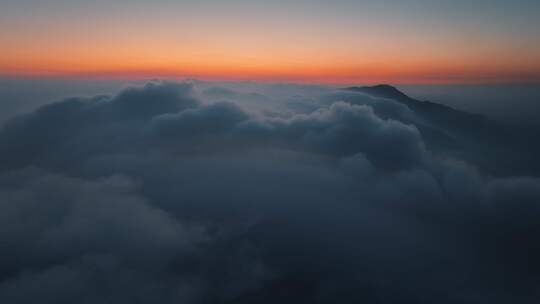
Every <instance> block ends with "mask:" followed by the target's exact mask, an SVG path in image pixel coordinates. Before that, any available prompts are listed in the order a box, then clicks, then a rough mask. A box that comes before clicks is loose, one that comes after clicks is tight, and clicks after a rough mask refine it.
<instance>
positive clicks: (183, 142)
mask: <svg viewBox="0 0 540 304" xmlns="http://www.w3.org/2000/svg"><path fill="white" fill-rule="evenodd" d="M471 132H474V130H471ZM428 134H430V136H431V137H430V138H431V139H428V137H429V136H427V135H428ZM433 134H435V135H433ZM437 134H441V135H440V136H443V135H444V136H446V137H448V138H450V139H452V140H454V141H453V145H452V146H451V148H448V146H447V145H446V144H440V142H439V141H437V140H436V139H439V135H437ZM433 137H436V139H435V140H434V139H433ZM531 140H532V139H531ZM461 143H462V142H461V141H460V138H459V134H457V133H455V132H454V130H451V129H445V127H444V125H443V126H441V125H434V124H432V123H431V122H429V121H426V118H425V117H423V116H421V115H419V114H418V113H416V112H415V111H414V110H412V109H411V108H409V107H408V106H406V105H404V104H403V103H400V102H398V101H396V100H391V99H383V98H376V97H372V96H369V95H366V94H363V93H359V92H351V91H343V90H339V89H334V88H328V87H317V86H300V85H285V84H283V85H274V86H264V85H260V84H255V83H253V84H246V85H244V86H235V87H229V88H226V87H223V86H218V85H211V84H198V83H196V82H180V83H177V82H166V81H153V82H149V83H147V84H145V85H142V86H135V87H129V88H126V89H124V90H122V91H121V92H120V93H118V94H116V95H114V96H96V97H91V98H69V99H65V100H62V101H59V102H55V103H51V104H48V105H45V106H42V107H40V108H39V109H37V110H35V111H33V112H30V113H27V114H24V115H19V116H16V117H14V118H12V119H10V120H9V121H8V122H6V123H5V124H4V125H3V126H2V128H1V130H0V157H1V161H0V227H1V229H0V302H1V303H21V304H22V303H38V302H39V303H57V304H61V303H83V304H86V303H88V304H94V303H115V304H120V303H441V304H442V303H537V301H538V299H540V179H539V178H538V176H540V172H538V171H535V169H534V168H533V169H531V170H528V171H526V172H527V174H524V173H523V172H525V171H523V170H521V169H519V168H523V167H524V166H525V167H527V168H529V167H530V166H528V161H526V158H524V159H525V161H524V163H523V164H521V166H517V167H514V166H510V165H509V166H508V167H505V168H504V170H490V169H493V168H495V169H497V168H498V166H504V164H505V162H504V161H503V160H501V161H498V159H497V156H500V157H501V158H502V157H505V154H503V152H500V153H498V152H497V153H496V155H489V156H488V155H486V158H489V159H490V161H489V162H482V161H481V158H482V157H477V156H478V151H488V150H490V149H491V146H489V145H488V146H486V147H484V149H482V150H478V151H476V150H475V151H471V150H472V148H470V147H472V146H471V144H470V143H465V142H464V143H463V144H461ZM506 144H507V143H506V142H505V141H502V142H501V143H500V144H499V145H498V146H497V147H494V148H493V151H501V149H502V148H501V146H502V147H503V148H504V147H507V146H506ZM519 147H522V146H519ZM475 149H476V148H475ZM516 149H517V150H516ZM519 149H522V150H519ZM519 149H518V148H514V147H507V150H512V151H508V153H510V154H511V155H517V156H518V157H516V159H519V155H521V154H520V153H521V152H523V153H524V154H526V153H527V151H526V150H527V149H526V148H519ZM482 153H483V152H482ZM510 154H509V155H510ZM470 155H475V157H470ZM477 159H479V160H478V163H476V161H475V160H477ZM515 162H517V161H512V163H513V164H514V163H515ZM514 168H517V169H514ZM493 172H498V173H497V174H493Z"/></svg>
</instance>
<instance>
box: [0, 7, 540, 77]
mask: <svg viewBox="0 0 540 304" xmlns="http://www.w3.org/2000/svg"><path fill="white" fill-rule="evenodd" d="M539 15H540V1H538V0H517V1H512V2H510V1H503V0H490V1H488V0H476V1H466V0H456V1H434V0H408V1H404V0H382V1H380V0H379V1H374V0H371V1H353V0H334V1H326V0H311V1H307V0H298V1H263V0H251V1H247V0H231V1H206V0H198V1H173V0H158V1H148V0H146V1H143V0H132V1H127V0H119V1H110V0H107V1H106V0H94V1H83V0H17V1H11V0H7V1H6V0H0V52H1V54H2V56H1V58H0V73H1V74H4V75H6V74H7V75H56V76H58V75H65V76H96V77H113V76H114V77H200V78H207V79H259V80H279V81H307V82H336V83H340V82H393V83H433V82H439V83H446V82H452V83H469V82H476V83H483V82H540V18H538V16H539Z"/></svg>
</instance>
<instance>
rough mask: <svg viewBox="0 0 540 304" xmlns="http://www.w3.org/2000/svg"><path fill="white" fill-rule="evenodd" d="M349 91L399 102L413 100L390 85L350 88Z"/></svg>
mask: <svg viewBox="0 0 540 304" xmlns="http://www.w3.org/2000/svg"><path fill="white" fill-rule="evenodd" d="M345 90H347V91H355V92H362V93H365V94H368V95H371V96H375V97H382V98H389V99H394V100H398V101H410V100H411V98H410V97H409V96H407V95H406V94H405V93H403V92H401V91H400V90H398V89H397V88H396V87H393V86H391V85H389V84H379V85H375V86H365V87H349V88H345Z"/></svg>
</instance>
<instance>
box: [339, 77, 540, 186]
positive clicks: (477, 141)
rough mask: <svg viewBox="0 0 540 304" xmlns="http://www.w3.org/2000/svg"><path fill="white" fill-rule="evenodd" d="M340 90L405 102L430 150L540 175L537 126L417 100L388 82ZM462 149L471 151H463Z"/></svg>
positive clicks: (490, 167) (502, 171)
mask: <svg viewBox="0 0 540 304" xmlns="http://www.w3.org/2000/svg"><path fill="white" fill-rule="evenodd" d="M343 90H344V91H349V92H358V93H363V94H366V95H369V96H372V97H376V98H385V99H391V100H394V101H397V102H400V103H402V104H404V105H406V106H407V107H408V108H409V109H410V110H411V111H413V112H414V113H415V114H416V115H417V116H418V117H419V121H418V122H417V123H416V124H415V125H416V127H417V128H418V130H419V131H420V133H421V134H422V136H423V137H424V140H425V142H426V144H427V146H428V148H429V149H430V150H432V151H435V152H437V153H440V154H446V155H450V156H456V157H458V158H463V159H466V160H469V161H471V162H472V163H475V164H478V165H479V166H480V167H481V168H482V169H484V170H485V171H486V172H489V173H491V174H494V175H506V174H509V173H510V172H513V173H515V172H519V173H520V174H522V175H534V176H538V175H540V160H538V155H540V143H538V142H540V130H538V129H537V128H533V127H527V126H522V127H518V126H510V125H506V124H503V123H500V122H498V121H494V120H491V119H489V118H486V117H484V116H482V115H479V114H472V113H468V112H465V111H460V110H456V109H453V108H451V107H449V106H446V105H442V104H439V103H435V102H431V101H421V100H417V99H414V98H411V97H409V96H407V95H406V94H405V93H403V92H401V91H400V90H398V89H397V88H395V87H393V86H391V85H387V84H381V85H376V86H364V87H348V88H343ZM464 151H474V153H472V154H471V153H469V152H467V154H464V153H465V152H464Z"/></svg>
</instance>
